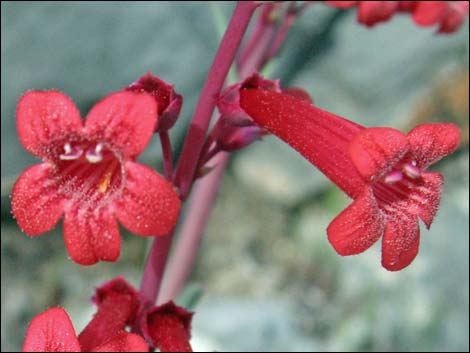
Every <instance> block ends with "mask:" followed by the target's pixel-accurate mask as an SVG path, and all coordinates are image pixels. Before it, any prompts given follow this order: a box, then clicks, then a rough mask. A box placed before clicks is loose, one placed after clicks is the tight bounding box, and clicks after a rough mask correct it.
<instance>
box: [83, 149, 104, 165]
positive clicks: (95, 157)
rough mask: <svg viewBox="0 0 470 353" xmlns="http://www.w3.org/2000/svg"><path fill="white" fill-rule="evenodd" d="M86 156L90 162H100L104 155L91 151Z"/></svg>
mask: <svg viewBox="0 0 470 353" xmlns="http://www.w3.org/2000/svg"><path fill="white" fill-rule="evenodd" d="M85 158H86V159H87V161H88V162H90V163H99V162H101V161H102V160H103V156H102V155H101V154H96V153H95V152H90V151H88V152H87V153H86V155H85Z"/></svg>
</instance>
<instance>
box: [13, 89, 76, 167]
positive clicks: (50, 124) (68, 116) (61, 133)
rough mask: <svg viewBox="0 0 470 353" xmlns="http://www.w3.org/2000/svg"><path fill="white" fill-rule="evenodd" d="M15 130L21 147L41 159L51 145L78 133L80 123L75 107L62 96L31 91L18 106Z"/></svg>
mask: <svg viewBox="0 0 470 353" xmlns="http://www.w3.org/2000/svg"><path fill="white" fill-rule="evenodd" d="M16 127H17V130H18V136H19V139H20V141H21V143H22V144H23V146H24V147H25V148H26V149H27V150H28V151H29V152H30V153H32V154H34V155H35V156H37V157H40V158H44V157H45V156H47V155H48V147H49V145H50V144H51V142H52V141H54V140H58V139H61V138H64V137H66V135H67V134H70V133H72V132H77V133H78V132H79V131H80V129H81V128H82V120H81V118H80V112H79V111H78V109H77V107H76V106H75V104H74V103H73V102H72V100H71V99H70V98H69V97H67V96H66V95H64V94H63V93H62V92H59V91H30V92H27V93H25V94H24V95H23V96H22V97H21V99H20V101H19V102H18V107H17V110H16Z"/></svg>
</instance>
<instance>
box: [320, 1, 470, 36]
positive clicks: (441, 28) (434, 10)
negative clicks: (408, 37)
mask: <svg viewBox="0 0 470 353" xmlns="http://www.w3.org/2000/svg"><path fill="white" fill-rule="evenodd" d="M325 3H326V4H327V5H330V6H333V7H337V8H342V9H345V8H350V7H357V9H358V10H357V20H358V22H359V23H362V24H363V25H365V26H367V27H373V26H375V25H376V24H378V23H381V22H386V21H388V20H389V19H391V18H392V17H393V16H394V15H395V14H397V13H409V14H410V15H411V17H412V18H413V21H414V22H415V23H416V24H417V25H418V26H423V27H427V26H438V32H439V33H453V32H455V31H457V30H458V29H459V28H460V26H461V25H462V24H463V22H464V21H465V18H466V17H467V15H468V8H469V5H468V1H325Z"/></svg>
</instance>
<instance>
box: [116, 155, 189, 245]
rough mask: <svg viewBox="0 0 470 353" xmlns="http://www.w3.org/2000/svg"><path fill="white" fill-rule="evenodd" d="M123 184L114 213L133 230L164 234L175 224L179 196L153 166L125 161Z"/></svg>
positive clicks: (142, 232)
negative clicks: (151, 167) (124, 179)
mask: <svg viewBox="0 0 470 353" xmlns="http://www.w3.org/2000/svg"><path fill="white" fill-rule="evenodd" d="M125 168H126V175H127V180H126V187H125V189H124V191H123V194H122V196H121V198H120V199H119V201H118V202H116V215H117V217H118V219H119V221H120V222H121V223H122V224H123V225H124V227H126V228H127V229H128V230H130V231H131V232H133V233H136V234H138V235H142V236H151V235H164V234H166V233H168V232H169V231H170V230H171V229H173V227H174V226H175V224H176V221H177V219H178V214H179V210H180V200H179V197H178V195H177V194H176V192H175V190H174V189H173V186H172V185H171V184H170V183H169V182H168V181H167V180H166V179H165V178H163V177H162V176H161V175H159V174H158V173H156V172H155V171H154V170H152V169H150V168H149V167H146V166H144V165H142V164H139V163H135V162H126V165H125Z"/></svg>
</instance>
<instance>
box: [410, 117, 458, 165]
mask: <svg viewBox="0 0 470 353" xmlns="http://www.w3.org/2000/svg"><path fill="white" fill-rule="evenodd" d="M407 137H408V141H409V143H410V151H411V153H412V155H413V157H414V158H415V160H416V163H417V166H418V167H420V168H427V167H428V166H430V165H431V164H433V163H436V162H437V161H438V160H440V159H441V158H443V157H445V156H447V155H448V154H450V153H452V152H454V151H455V150H456V149H457V147H458V146H459V142H460V130H459V128H458V127H457V126H456V125H454V124H422V125H418V126H417V127H415V128H414V129H413V130H411V131H410V132H409V133H408V135H407Z"/></svg>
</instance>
